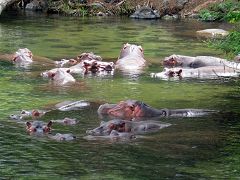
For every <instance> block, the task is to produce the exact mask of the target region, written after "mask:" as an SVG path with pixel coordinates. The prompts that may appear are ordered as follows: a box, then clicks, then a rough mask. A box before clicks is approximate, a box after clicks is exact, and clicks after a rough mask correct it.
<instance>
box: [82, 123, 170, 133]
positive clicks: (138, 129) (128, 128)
mask: <svg viewBox="0 0 240 180" xmlns="http://www.w3.org/2000/svg"><path fill="white" fill-rule="evenodd" d="M170 125H171V124H169V123H162V122H159V121H138V122H136V121H126V120H121V119H114V120H110V121H108V122H102V123H101V124H100V126H99V127H97V128H95V129H93V130H88V131H86V133H87V134H88V135H92V136H108V135H110V134H111V133H112V131H114V132H113V133H114V134H112V135H115V134H117V133H133V134H145V133H148V132H156V131H158V130H159V129H162V128H165V127H168V126H170ZM115 131H116V132H115ZM118 135H119V136H121V134H118ZM124 135H125V136H126V135H127V134H122V136H124Z"/></svg>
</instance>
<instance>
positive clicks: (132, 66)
mask: <svg viewBox="0 0 240 180" xmlns="http://www.w3.org/2000/svg"><path fill="white" fill-rule="evenodd" d="M145 66H146V60H145V59H144V55H143V48H142V47H141V46H137V45H134V44H128V43H126V44H124V45H123V47H122V49H121V52H120V56H119V58H118V60H117V62H116V69H120V70H121V71H123V72H125V73H130V74H132V73H133V74H134V73H141V71H142V70H143V68H144V67H145Z"/></svg>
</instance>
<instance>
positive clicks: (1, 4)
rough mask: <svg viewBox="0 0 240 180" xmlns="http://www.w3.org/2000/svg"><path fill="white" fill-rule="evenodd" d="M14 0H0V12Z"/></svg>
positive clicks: (14, 0)
mask: <svg viewBox="0 0 240 180" xmlns="http://www.w3.org/2000/svg"><path fill="white" fill-rule="evenodd" d="M14 2H16V0H0V14H1V13H2V11H3V10H4V9H5V8H6V7H7V6H8V5H10V4H12V3H14Z"/></svg>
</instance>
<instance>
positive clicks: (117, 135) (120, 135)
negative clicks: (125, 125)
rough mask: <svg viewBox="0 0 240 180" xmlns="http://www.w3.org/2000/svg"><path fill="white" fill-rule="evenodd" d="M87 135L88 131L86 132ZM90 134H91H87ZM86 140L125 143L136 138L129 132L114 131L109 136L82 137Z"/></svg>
mask: <svg viewBox="0 0 240 180" xmlns="http://www.w3.org/2000/svg"><path fill="white" fill-rule="evenodd" d="M87 133H88V131H87ZM89 134H91V133H89ZM84 139H86V140H117V141H118V140H121V141H127V140H132V139H136V136H135V135H134V134H133V133H131V132H118V131H116V130H112V131H111V133H110V134H109V135H87V136H85V137H84Z"/></svg>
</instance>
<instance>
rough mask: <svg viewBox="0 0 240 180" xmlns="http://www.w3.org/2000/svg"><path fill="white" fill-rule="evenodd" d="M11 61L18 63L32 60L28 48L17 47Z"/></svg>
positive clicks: (26, 62)
mask: <svg viewBox="0 0 240 180" xmlns="http://www.w3.org/2000/svg"><path fill="white" fill-rule="evenodd" d="M12 62H13V63H14V64H19V65H24V64H30V63H32V62H33V54H32V52H31V51H30V50H29V49H28V48H23V49H18V51H17V52H15V54H14V56H13V59H12Z"/></svg>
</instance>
